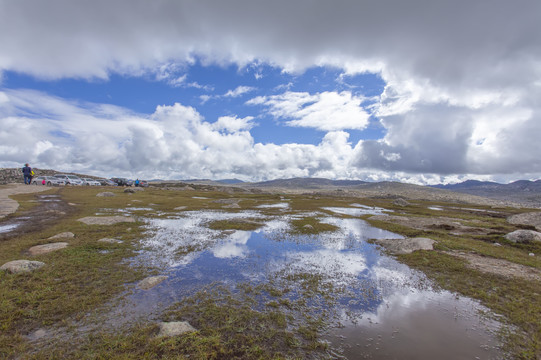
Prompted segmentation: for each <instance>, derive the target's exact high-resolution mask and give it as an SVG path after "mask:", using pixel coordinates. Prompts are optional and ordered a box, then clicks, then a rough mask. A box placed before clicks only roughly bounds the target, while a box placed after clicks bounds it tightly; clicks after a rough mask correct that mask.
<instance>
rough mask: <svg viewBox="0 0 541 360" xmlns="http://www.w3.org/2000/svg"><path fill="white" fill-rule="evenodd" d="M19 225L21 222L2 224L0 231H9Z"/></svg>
mask: <svg viewBox="0 0 541 360" xmlns="http://www.w3.org/2000/svg"><path fill="white" fill-rule="evenodd" d="M17 226H19V224H17V223H15V224H7V225H0V233H5V232H9V231H11V230H13V229H15V228H17Z"/></svg>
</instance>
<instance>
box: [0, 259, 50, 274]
mask: <svg viewBox="0 0 541 360" xmlns="http://www.w3.org/2000/svg"><path fill="white" fill-rule="evenodd" d="M44 265H45V263H42V262H41V261H30V260H13V261H10V262H7V263H5V264H4V265H2V266H0V270H4V271H7V272H9V273H12V274H20V273H27V272H31V271H34V270H37V269H39V268H41V267H42V266H44Z"/></svg>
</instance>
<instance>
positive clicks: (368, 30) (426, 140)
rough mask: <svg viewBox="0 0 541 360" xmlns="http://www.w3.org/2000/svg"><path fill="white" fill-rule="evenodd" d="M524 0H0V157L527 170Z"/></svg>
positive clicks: (529, 137)
mask: <svg viewBox="0 0 541 360" xmlns="http://www.w3.org/2000/svg"><path fill="white" fill-rule="evenodd" d="M539 14H541V1H539V0H518V1H513V2H512V1H508V0H477V1H471V0H468V1H465V0H455V1H433V0H410V1H403V0H378V1H364V0H336V1H325V0H296V1H291V0H288V1H285V0H272V1H270V0H267V1H261V0H226V1H210V0H185V1H183V0H178V1H177V0H152V1H146V0H145V1H143V0H93V1H84V0H48V1H41V0H16V1H15V0H0V167H4V168H9V167H22V166H23V164H24V163H26V162H28V163H30V165H31V166H33V167H35V168H42V169H55V170H58V171H70V172H79V173H84V174H88V175H95V176H103V177H113V176H114V177H129V178H140V179H179V180H180V179H213V180H218V179H232V178H235V179H240V180H243V181H263V180H271V179H279V178H292V177H322V178H329V179H358V180H365V181H402V182H408V183H415V184H436V183H455V182H459V181H464V180H466V179H477V180H491V181H498V182H502V183H506V182H510V181H514V180H518V179H529V180H536V179H539V178H541V25H540V24H541V22H540V21H539Z"/></svg>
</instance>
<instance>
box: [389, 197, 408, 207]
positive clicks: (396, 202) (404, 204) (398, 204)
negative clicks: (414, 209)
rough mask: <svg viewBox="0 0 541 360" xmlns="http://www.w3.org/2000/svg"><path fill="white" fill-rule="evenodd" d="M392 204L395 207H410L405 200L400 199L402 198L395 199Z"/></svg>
mask: <svg viewBox="0 0 541 360" xmlns="http://www.w3.org/2000/svg"><path fill="white" fill-rule="evenodd" d="M393 204H394V205H397V206H410V205H411V204H410V203H409V202H408V201H407V200H406V199H402V198H399V199H396V200H395V201H393Z"/></svg>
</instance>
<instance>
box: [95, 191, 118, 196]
mask: <svg viewBox="0 0 541 360" xmlns="http://www.w3.org/2000/svg"><path fill="white" fill-rule="evenodd" d="M96 196H97V197H112V196H116V195H115V194H114V193H112V192H110V191H104V192H100V193H97V194H96Z"/></svg>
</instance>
